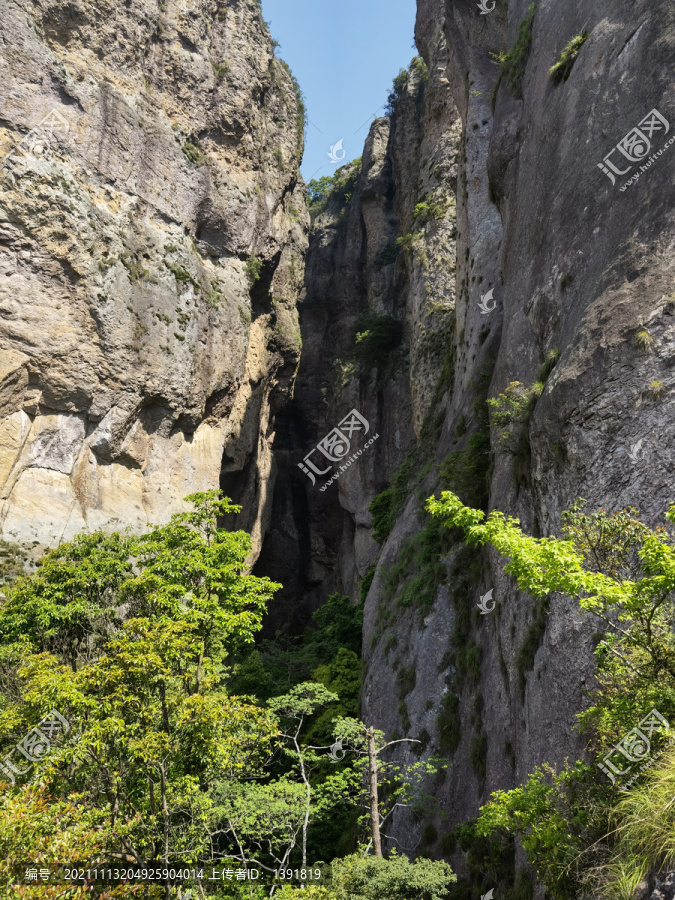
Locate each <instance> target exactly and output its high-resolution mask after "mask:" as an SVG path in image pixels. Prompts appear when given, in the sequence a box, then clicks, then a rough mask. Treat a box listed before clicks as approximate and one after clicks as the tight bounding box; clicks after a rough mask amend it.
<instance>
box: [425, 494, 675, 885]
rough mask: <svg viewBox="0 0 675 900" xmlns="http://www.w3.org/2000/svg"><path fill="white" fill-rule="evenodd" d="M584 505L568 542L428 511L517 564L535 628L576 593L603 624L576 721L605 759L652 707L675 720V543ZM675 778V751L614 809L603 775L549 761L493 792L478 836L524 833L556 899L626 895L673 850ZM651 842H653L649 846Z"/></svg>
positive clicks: (509, 567) (569, 521) (633, 515)
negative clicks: (554, 766)
mask: <svg viewBox="0 0 675 900" xmlns="http://www.w3.org/2000/svg"><path fill="white" fill-rule="evenodd" d="M583 505H584V504H583V501H581V500H579V501H577V502H576V503H575V504H574V505H573V506H572V507H571V508H570V509H569V510H568V511H567V512H566V513H565V514H564V516H563V533H564V539H563V540H560V539H557V538H553V537H549V538H532V537H528V536H526V535H524V534H523V533H522V531H521V529H520V526H519V522H518V520H517V519H512V518H507V517H505V516H504V515H503V514H502V513H500V512H496V511H495V512H493V513H491V514H490V515H489V516H487V517H486V516H485V513H484V512H482V511H479V510H472V509H469V508H467V507H465V506H463V504H462V503H461V502H460V501H459V499H458V498H457V497H456V496H455V495H453V494H451V493H449V492H445V493H443V494H442V496H441V499H440V500H434V499H430V500H429V501H428V503H427V508H428V509H429V510H430V512H431V513H432V515H436V516H440V517H442V518H443V519H445V521H446V524H447V525H449V526H451V527H453V528H455V527H459V528H461V529H462V530H463V531H464V533H465V535H466V537H467V540H468V541H469V543H472V544H484V543H490V544H492V545H493V546H494V547H495V548H496V549H497V550H498V552H499V553H500V554H501V555H502V556H504V557H505V558H507V559H508V562H507V563H506V565H505V567H504V568H505V571H506V572H507V573H509V574H511V575H513V577H514V578H515V579H516V581H517V583H518V586H519V588H520V589H521V590H525V591H528V592H529V593H530V594H532V595H533V596H534V597H535V598H537V599H538V602H539V607H538V608H539V612H538V613H537V618H538V621H537V619H535V623H534V626H533V627H534V628H535V629H539V630H541V628H543V624H542V622H543V616H544V615H545V609H546V605H547V603H548V597H549V594H551V593H553V592H561V593H565V594H568V595H570V596H572V597H574V598H575V599H576V600H577V601H578V603H579V605H580V606H581V608H582V609H583V610H586V611H587V612H589V613H591V614H593V615H595V616H596V617H597V618H598V619H599V620H600V621H601V622H602V628H603V632H602V633H601V634H600V635H599V641H598V645H597V650H596V659H597V672H596V682H597V686H596V687H595V688H594V689H593V691H592V694H591V697H592V702H591V705H589V707H588V708H587V709H586V710H584V711H583V712H582V713H580V714H579V715H578V720H579V727H580V728H581V729H582V730H583V731H584V732H585V733H586V734H587V735H588V738H589V746H590V748H591V749H592V750H594V751H599V753H600V754H602V753H603V752H604V751H606V749H607V748H608V747H611V746H612V745H614V744H616V743H617V742H618V741H619V740H620V739H621V738H622V736H623V735H624V734H625V733H626V732H627V731H628V730H630V728H631V727H633V726H634V725H635V723H637V722H638V721H640V719H641V718H642V717H643V716H644V715H645V713H646V712H648V711H649V710H650V709H654V708H656V709H657V710H658V711H659V712H660V713H661V714H662V715H663V716H665V717H666V718H667V719H671V720H672V716H673V714H674V713H675V634H674V633H673V630H672V621H673V620H674V619H675V600H674V599H673V596H672V595H673V592H675V539H674V538H673V536H672V534H671V532H670V530H669V528H668V527H667V528H656V529H651V528H649V527H647V526H646V525H644V524H643V523H641V522H640V521H639V519H638V518H637V511H636V510H633V509H631V508H629V509H626V510H621V511H620V512H617V513H614V514H611V515H610V514H608V513H606V512H605V511H604V510H599V511H598V512H595V513H592V514H590V515H589V514H585V513H584V512H583ZM666 520H667V523H668V526H672V524H673V523H674V522H675V505H674V506H671V507H670V509H669V510H668V512H667V514H666ZM537 640H538V637H537V635H534V634H533V635H532V641H531V646H530V648H529V649H527V648H525V652H524V655H525V656H526V657H527V658H528V660H527V661H528V662H531V660H532V653H533V651H534V649H535V645H536V643H537ZM521 653H522V652H521ZM519 662H520V663H522V662H523V658H522V655H521V660H520V661H519ZM651 740H652V754H654V752H655V751H658V748H659V744H660V743H662V742H663V737H662V736H659V735H658V733H657V734H655V735H653V736H652V739H651ZM638 774H639V772H638ZM673 779H675V774H673V756H672V752H671V753H669V754H668V755H666V756H665V757H664V761H663V764H662V766H661V767H660V768H659V769H653V770H652V774H651V775H648V777H647V784H646V786H644V787H639V788H633V789H632V790H630V791H629V793H628V795H627V798H626V800H625V801H621V802H619V803H617V802H616V799H615V797H616V794H615V788H614V787H613V786H612V785H611V784H610V782H609V780H608V779H606V777H605V776H604V775H603V776H601V774H600V771H599V770H598V769H596V768H590V767H589V766H588V765H587V764H586V763H582V762H577V763H575V764H573V765H570V764H567V765H566V766H565V767H564V768H563V770H562V771H561V772H560V773H557V774H556V773H555V772H554V771H553V770H551V769H550V768H549V767H546V766H544V767H542V768H541V769H537V770H535V772H534V773H532V774H531V775H530V776H529V777H528V779H527V780H526V782H525V784H524V785H522V786H521V787H520V788H517V789H515V790H512V791H506V792H498V793H497V794H496V795H493V798H492V801H491V802H490V803H489V804H488V805H487V806H486V807H484V808H483V811H482V813H481V819H480V820H479V829H481V831H482V833H483V834H484V835H487V834H493V833H496V832H499V831H504V832H508V833H510V834H517V835H518V837H519V840H520V841H521V843H522V846H523V847H524V849H525V850H526V852H527V854H528V857H529V859H530V862H531V863H532V865H533V866H534V868H535V870H536V871H537V873H538V874H539V876H540V878H541V879H542V880H543V881H544V882H545V884H546V887H547V890H548V891H549V892H550V894H551V895H552V896H554V897H559V898H566V897H569V896H571V895H574V894H575V892H578V891H579V890H580V889H581V887H582V886H583V885H591V887H592V889H593V890H597V891H599V892H600V894H601V895H603V896H607V897H615V896H624V895H625V896H629V892H630V890H631V889H632V887H633V886H634V885H635V884H636V883H637V882H638V881H639V880H640V878H639V876H640V875H644V874H645V873H646V872H647V871H648V870H649V869H650V868H653V867H654V866H657V865H659V864H660V861H661V860H662V858H663V854H664V853H667V852H670V851H669V850H668V847H669V846H671V845H669V844H668V843H667V839H666V840H665V842H664V835H665V834H666V830H667V829H668V827H669V826H668V825H667V824H666V825H665V826H664V828H662V827H661V821H662V820H663V819H664V816H663V811H664V807H665V802H664V801H666V798H667V797H670V798H672V791H673V784H674V783H675V782H674V781H673ZM657 804H662V805H661V806H660V807H658V806H657ZM659 808H660V810H661V813H660V814H659V811H658V810H659ZM636 810H637V812H636ZM660 820H661V821H660ZM652 822H654V823H656V824H655V825H654V826H653V827H652ZM670 829H671V830H670V832H669V834H671V835H672V826H670ZM645 835H653V837H651V836H648V837H647V838H646V843H643V844H641V843H640V841H641V840H642V837H643V836H645ZM589 848H590V849H589ZM659 854H661V855H659Z"/></svg>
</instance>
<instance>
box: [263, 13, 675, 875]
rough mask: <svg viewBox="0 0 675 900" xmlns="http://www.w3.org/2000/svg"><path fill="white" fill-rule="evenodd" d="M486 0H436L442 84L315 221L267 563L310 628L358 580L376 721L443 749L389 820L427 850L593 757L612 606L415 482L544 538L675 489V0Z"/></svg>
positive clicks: (428, 51)
mask: <svg viewBox="0 0 675 900" xmlns="http://www.w3.org/2000/svg"><path fill="white" fill-rule="evenodd" d="M484 6H485V7H487V8H488V9H489V7H490V6H493V7H494V8H493V9H492V11H490V12H487V13H485V14H481V11H480V9H479V8H477V4H476V3H475V2H473V0H471V2H470V0H419V3H418V17H417V28H416V39H417V45H418V47H419V48H420V52H421V54H422V57H423V59H424V61H425V63H426V66H427V68H428V82H427V83H426V84H425V83H424V82H425V77H426V76H425V73H424V70H423V66H422V65H421V64H420V63H415V64H414V65H413V66H412V67H411V69H410V70H409V75H408V79H407V83H406V84H402V83H399V85H398V96H396V97H395V98H394V105H395V111H394V114H393V115H392V116H391V117H390V118H386V119H379V120H377V121H376V122H374V124H373V126H372V128H371V130H370V134H369V136H368V139H367V142H366V146H365V149H364V154H363V161H362V164H361V167H360V170H359V172H358V176H356V175H355V169H354V167H352V168H347V169H345V170H343V171H342V172H341V173H339V177H338V185H337V187H336V189H335V190H334V191H333V194H332V195H331V199H330V200H329V202H328V204H327V206H326V208H325V209H324V210H322V211H320V212H319V213H318V215H317V216H316V217H315V221H314V225H313V230H312V233H311V238H310V246H309V251H308V256H307V277H306V293H305V296H304V298H303V301H302V303H301V306H300V322H301V331H302V334H303V341H304V349H303V356H302V360H301V364H300V370H299V376H298V384H297V388H296V392H295V396H294V399H293V402H292V404H290V405H289V407H288V408H287V409H286V410H285V411H284V413H283V427H280V428H279V430H278V434H277V447H278V459H279V466H280V478H279V480H278V482H277V489H276V495H275V514H274V516H273V524H272V528H271V530H270V533H269V534H268V537H267V539H266V541H265V544H264V546H263V551H262V554H261V557H260V563H259V565H260V566H261V569H262V570H263V571H266V572H269V573H270V574H274V575H275V577H278V578H279V580H281V581H283V582H284V583H285V584H286V588H287V596H286V598H282V599H281V600H280V601H278V602H279V604H280V605H279V611H278V614H277V619H276V624H279V623H280V622H281V621H282V620H286V621H288V619H289V618H292V617H291V616H290V615H289V612H288V611H289V604H291V603H293V604H294V606H293V609H294V610H295V611H296V614H297V616H298V621H300V620H302V619H303V617H305V616H306V614H307V612H308V610H309V609H311V608H313V607H314V606H315V605H316V604H317V603H318V602H319V599H320V598H321V597H322V596H325V595H326V594H327V593H329V592H330V591H333V590H340V591H344V592H345V593H348V594H350V595H351V596H353V597H356V596H357V595H358V592H359V587H361V589H362V592H363V594H365V595H366V599H365V634H364V657H365V662H366V667H367V671H366V676H365V682H364V688H363V698H362V705H363V717H364V719H365V720H366V721H368V722H369V723H373V724H375V725H376V726H377V727H379V728H382V729H384V730H385V731H386V732H387V733H388V734H390V735H396V734H398V735H404V734H407V735H413V736H415V737H420V738H421V739H422V746H423V747H424V749H425V752H430V751H432V750H441V751H442V752H443V753H444V754H446V755H448V756H450V758H451V760H452V766H451V768H450V770H449V772H448V774H447V777H446V778H445V779H444V780H443V781H442V782H441V781H438V782H435V783H434V784H432V785H431V786H430V787H431V790H432V792H433V793H434V794H435V796H436V797H437V799H438V802H439V805H440V808H441V809H442V810H443V811H444V813H445V814H447V816H449V820H446V821H444V820H442V819H441V818H440V817H439V816H437V815H436V814H435V813H433V812H431V811H429V812H428V815H427V818H426V819H425V820H423V821H420V820H419V818H418V819H416V820H413V819H412V817H411V816H410V815H409V814H408V813H407V811H405V810H401V811H397V813H396V814H395V815H394V817H393V821H391V822H389V823H388V826H387V833H388V834H389V835H390V836H391V837H392V839H393V840H395V841H396V842H397V843H398V845H399V846H400V847H402V848H404V849H406V850H410V849H413V848H415V847H418V848H419V847H420V841H421V840H422V836H423V835H424V841H426V843H424V841H423V843H422V847H423V848H424V849H427V850H430V851H432V852H433V853H441V852H446V853H447V852H449V851H451V850H452V846H453V845H452V841H450V840H448V841H445V842H443V840H442V836H443V832H447V831H449V830H451V829H452V827H453V826H454V825H455V824H456V823H458V822H462V821H466V820H467V819H469V818H470V817H472V816H474V815H475V814H476V813H477V811H478V808H479V806H480V805H481V804H482V803H484V802H485V800H486V799H487V798H488V797H489V795H490V792H491V791H493V790H495V789H498V788H508V787H512V786H514V785H516V784H518V783H520V781H522V779H523V778H524V777H525V776H526V775H527V774H528V773H529V772H531V771H532V770H533V768H534V767H535V766H536V765H537V764H538V763H541V762H546V761H548V762H551V763H558V762H561V761H562V760H563V759H564V757H565V756H567V755H570V756H574V757H578V756H579V755H580V754H583V752H584V747H583V746H582V744H581V742H580V740H579V738H578V737H576V735H575V733H574V732H573V731H572V729H573V726H574V724H575V714H576V713H577V712H578V711H579V710H580V709H582V708H583V707H584V704H585V703H586V702H587V701H586V690H587V687H589V686H590V685H591V684H592V677H593V675H592V673H593V655H592V649H593V645H594V638H595V634H596V632H597V630H598V626H597V624H596V623H595V622H594V621H591V620H590V618H589V617H588V616H585V615H581V613H580V612H579V610H578V608H577V607H576V604H574V603H572V602H571V601H570V600H569V599H568V598H566V597H563V596H554V597H553V598H551V600H550V603H549V604H548V605H539V604H537V603H535V602H534V601H533V600H532V599H531V598H529V597H528V596H526V595H523V594H520V593H519V592H518V591H516V590H515V588H514V584H513V581H512V580H511V579H510V578H508V577H507V576H505V575H504V573H503V561H502V560H500V559H499V558H498V557H497V556H496V555H495V554H494V553H492V552H486V553H477V552H476V551H467V549H466V548H465V547H463V546H462V544H461V543H460V542H459V541H458V540H457V539H456V538H455V537H454V535H452V534H447V533H445V534H444V533H443V532H442V531H439V529H438V527H437V526H435V524H434V522H432V521H431V520H430V519H429V518H428V517H427V516H426V514H425V513H424V512H423V511H422V503H423V499H424V498H425V497H427V496H429V495H430V494H432V493H433V492H434V490H437V489H439V488H450V489H453V490H455V491H456V492H458V493H459V494H460V496H462V498H463V499H464V500H465V502H468V503H471V504H472V505H475V506H479V505H484V506H485V508H489V509H500V510H503V511H505V512H506V513H508V514H510V515H514V516H517V517H518V518H520V520H521V522H522V524H523V526H524V528H525V529H526V530H527V531H528V532H529V533H531V534H534V535H546V534H560V514H561V511H562V510H564V509H565V508H566V507H568V506H569V505H570V504H571V503H572V502H573V501H574V500H575V498H577V497H579V496H581V497H584V498H586V500H587V501H588V508H590V509H597V508H600V507H604V508H607V509H610V510H615V509H618V508H621V507H623V506H626V505H634V506H637V507H638V508H639V509H640V510H641V512H642V515H643V517H644V518H645V520H646V521H647V522H649V523H650V524H658V523H661V522H662V521H663V518H662V517H663V512H664V510H665V509H666V507H667V504H668V502H669V501H670V500H672V491H671V489H670V487H669V480H670V478H671V471H670V465H669V463H668V461H667V460H668V459H669V452H668V446H669V434H670V432H671V431H672V428H673V424H672V423H673V417H672V415H671V414H670V412H671V411H672V406H671V404H672V388H673V375H672V367H673V362H674V361H675V356H673V351H672V340H673V336H674V332H673V322H674V321H675V320H674V319H673V317H672V316H673V310H674V309H675V295H674V294H673V290H674V288H673V277H672V272H673V253H672V248H673V227H672V209H673V203H672V200H673V196H672V195H673V190H674V188H673V185H674V183H675V181H674V179H673V172H674V169H675V150H674V149H673V144H672V143H670V144H669V142H670V141H671V140H672V139H673V137H674V136H675V131H673V129H674V128H675V96H674V94H673V88H672V84H671V81H672V79H671V78H670V77H669V61H670V62H671V63H672V58H673V47H674V44H675V34H674V28H673V25H674V21H675V12H674V11H673V8H672V4H669V3H667V2H666V0H656V2H653V0H652V2H649V3H647V2H643V0H638V2H633V0H631V2H628V0H612V2H611V3H609V4H608V3H607V2H605V0H602V2H600V0H590V2H588V0H587V2H584V3H581V2H570V3H565V4H560V3H552V2H542V3H539V4H537V5H534V6H529V5H528V3H527V2H526V0H518V2H514V0H511V2H509V3H508V6H507V4H506V3H505V2H497V3H496V4H494V3H491V2H488V3H487V4H484ZM586 32H587V37H586V38H584V34H585V33H586ZM576 36H579V41H578V44H577V47H576V50H578V48H579V46H580V50H578V55H577V52H576V50H575V52H574V53H572V55H571V63H572V64H571V65H569V67H565V65H563V67H562V68H561V69H558V70H557V74H556V73H552V74H551V75H549V69H550V68H551V67H552V66H554V65H555V64H556V63H558V62H559V61H561V55H562V53H563V50H564V48H565V47H566V45H567V44H568V43H569V42H570V41H571V40H572V39H573V38H575V37H576ZM506 51H510V52H509V54H508V56H507V57H506V59H504V61H503V62H502V66H501V72H502V74H501V76H500V74H499V73H500V69H499V68H498V66H497V65H496V64H495V58H494V55H498V54H499V53H505V52H506ZM562 62H563V64H564V62H565V58H564V57H562ZM565 76H567V77H565ZM497 82H499V83H497ZM635 129H638V130H637V131H636V130H635ZM668 144H669V145H668ZM617 145H619V146H618V147H617ZM667 145H668V146H667ZM629 181H630V182H631V183H630V184H628V186H627V187H625V185H626V184H627V183H628V182H629ZM350 194H351V195H352V196H351V199H347V198H348V197H349V195H350ZM319 209H320V207H319ZM364 310H368V311H369V313H368V314H366V315H364V313H363V311H364ZM385 316H387V317H391V319H393V320H395V321H396V322H397V323H399V324H400V328H401V336H400V341H397V339H396V335H395V330H394V329H393V326H392V324H391V322H390V319H389V318H384V317H385ZM359 336H360V337H359ZM364 355H369V359H366V360H365V361H364ZM512 382H518V383H519V384H517V385H512V386H511V387H510V388H509V385H511V384H512ZM537 383H540V384H541V385H543V387H541V388H539V387H536V386H535V385H537ZM507 389H508V390H510V392H511V396H512V397H515V398H520V399H521V400H522V401H524V400H528V402H529V407H530V410H531V411H530V413H529V415H527V416H523V417H521V420H520V421H516V420H514V422H513V423H512V427H510V428H509V430H508V431H509V433H508V434H507V435H506V436H505V437H503V436H502V435H501V434H500V431H499V430H497V429H494V428H492V429H490V427H489V420H488V408H487V405H486V398H487V396H490V397H495V396H497V395H498V394H500V393H502V392H504V391H506V390H507ZM521 408H522V407H521ZM353 409H355V410H357V411H358V412H359V413H360V414H361V416H362V417H363V418H364V419H365V420H366V421H367V422H368V424H369V427H370V432H369V434H368V435H366V434H365V433H364V431H365V428H362V429H361V430H360V431H356V432H354V433H353V434H351V435H346V436H347V437H349V440H350V443H351V446H350V448H349V451H348V452H346V454H345V459H347V458H349V457H351V456H352V455H353V454H354V451H355V450H358V449H361V448H363V447H364V446H365V444H366V442H367V440H368V439H369V438H370V437H372V435H373V434H376V435H377V436H378V437H377V440H376V441H375V442H374V443H373V444H371V445H370V446H369V447H368V448H367V449H364V450H363V453H362V455H361V456H358V458H357V459H355V460H354V461H353V463H352V464H351V465H350V466H349V467H348V468H347V469H346V470H345V471H344V472H340V471H339V470H340V462H339V461H336V462H335V463H334V464H332V463H331V459H330V456H327V455H326V454H322V453H321V448H319V451H317V452H315V453H314V454H313V455H311V456H309V457H308V458H309V459H310V460H312V461H314V463H315V464H316V466H315V467H316V469H320V470H324V469H327V467H328V466H329V465H331V464H332V465H333V468H331V469H328V471H327V472H326V474H324V475H319V474H314V470H313V469H310V471H311V473H312V475H313V476H314V478H315V480H316V484H313V483H312V481H311V477H310V475H309V473H307V472H305V471H304V470H303V468H302V466H303V465H304V466H305V469H306V468H307V461H306V459H305V457H306V455H307V454H310V453H311V452H312V448H314V447H315V446H316V445H317V444H318V443H319V442H320V441H321V440H322V439H323V438H324V437H325V436H327V435H330V434H331V433H333V431H332V430H333V429H335V428H336V427H338V429H339V430H340V431H341V433H342V434H344V432H345V428H344V427H341V426H340V425H339V423H340V422H342V421H343V420H344V419H345V417H346V416H347V415H348V413H349V412H350V410H353ZM348 424H349V421H348V422H347V425H348ZM335 440H336V436H335V434H334V433H333V438H332V439H331V440H330V441H329V442H328V444H324V445H323V446H324V449H326V448H329V449H330V446H332V447H333V457H334V458H335V459H336V460H337V459H338V457H340V454H341V453H342V450H343V448H340V447H337V449H336V447H335ZM337 440H338V441H339V440H343V438H341V437H340V436H339V435H338V436H337ZM335 473H338V475H339V477H338V478H337V479H336V480H334V481H333V482H332V483H331V484H330V485H329V486H328V487H327V488H326V489H325V490H322V485H323V484H325V483H326V481H327V480H328V479H330V478H332V477H333V475H334V474H335ZM387 486H390V490H389V491H388V492H387V493H385V494H382V491H383V489H384V488H386V487H387ZM378 495H379V499H378V501H377V504H376V506H375V507H374V508H375V510H376V513H377V514H376V515H375V517H374V518H375V521H374V524H375V529H374V531H373V530H371V526H372V525H373V516H371V514H370V512H369V511H368V507H369V505H370V503H371V501H372V500H373V499H374V498H375V497H376V496H378ZM375 538H378V540H375ZM439 554H440V559H441V564H440V565H439V564H438V562H437V561H436V560H437V558H438V555H439ZM375 563H376V566H377V567H376V570H375V572H374V577H373V573H372V570H371V568H370V567H371V566H372V565H374V564H375ZM371 577H372V583H371V581H370V580H371ZM489 590H492V592H493V593H492V598H493V599H494V601H496V605H495V607H494V608H492V605H491V602H490V600H489V598H487V599H486V601H485V604H484V608H485V609H486V610H489V609H491V608H492V611H491V612H486V614H485V615H481V613H480V611H479V609H478V604H479V602H480V601H481V597H482V596H484V595H485V594H487V593H488V591H489ZM627 727H630V723H627ZM401 757H402V758H408V759H411V758H414V757H413V756H412V755H411V752H410V751H408V750H402V751H401ZM425 824H427V825H433V826H434V827H433V828H427V829H424V830H423V826H424V825H425ZM451 858H452V861H453V863H454V864H455V866H456V867H457V868H458V869H459V870H460V871H462V867H463V855H462V854H461V853H459V852H457V853H455V854H454V855H452V856H451Z"/></svg>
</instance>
